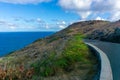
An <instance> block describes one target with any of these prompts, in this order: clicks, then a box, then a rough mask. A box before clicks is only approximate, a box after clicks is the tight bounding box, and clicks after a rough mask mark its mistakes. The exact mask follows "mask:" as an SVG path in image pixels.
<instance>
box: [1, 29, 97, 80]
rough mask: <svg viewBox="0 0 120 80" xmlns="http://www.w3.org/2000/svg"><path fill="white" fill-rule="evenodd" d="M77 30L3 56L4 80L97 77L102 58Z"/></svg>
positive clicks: (64, 79) (72, 79) (55, 35)
mask: <svg viewBox="0 0 120 80" xmlns="http://www.w3.org/2000/svg"><path fill="white" fill-rule="evenodd" d="M83 38H84V36H83V34H81V33H80V32H79V31H76V29H74V28H72V29H70V28H69V29H65V30H63V31H60V32H58V33H56V34H54V35H52V36H50V37H46V38H44V39H40V40H37V41H35V42H34V43H32V44H30V45H29V46H27V47H25V48H23V49H21V50H18V51H15V52H13V53H11V54H9V55H7V56H5V57H3V58H1V59H0V80H93V78H94V76H95V75H96V73H97V70H98V68H97V66H98V60H97V59H96V57H95V56H94V55H93V54H92V53H91V51H90V50H89V48H88V46H87V45H86V44H85V43H84V42H83V40H82V39H83Z"/></svg>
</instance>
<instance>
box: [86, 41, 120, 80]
mask: <svg viewBox="0 0 120 80" xmlns="http://www.w3.org/2000/svg"><path fill="white" fill-rule="evenodd" d="M85 42H89V43H91V44H93V45H95V46H96V47H98V48H99V49H101V50H102V51H103V52H105V53H106V55H107V56H108V58H109V60H110V64H111V68H112V73H113V80H120V44H117V43H110V42H102V41H96V40H85Z"/></svg>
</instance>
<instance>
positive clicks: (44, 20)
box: [0, 0, 120, 32]
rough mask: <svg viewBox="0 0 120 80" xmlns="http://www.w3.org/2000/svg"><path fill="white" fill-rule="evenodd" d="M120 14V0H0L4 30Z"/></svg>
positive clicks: (54, 25)
mask: <svg viewBox="0 0 120 80" xmlns="http://www.w3.org/2000/svg"><path fill="white" fill-rule="evenodd" d="M119 18H120V0H114V1H113V0H0V32H19V31H59V30H61V29H64V28H66V27H67V26H68V25H70V24H72V23H74V22H78V21H85V20H108V21H117V20H119Z"/></svg>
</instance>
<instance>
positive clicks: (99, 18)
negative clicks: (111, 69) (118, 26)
mask: <svg viewBox="0 0 120 80" xmlns="http://www.w3.org/2000/svg"><path fill="white" fill-rule="evenodd" d="M95 20H105V19H103V18H101V17H99V16H98V17H96V19H95Z"/></svg>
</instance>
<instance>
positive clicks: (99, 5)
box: [58, 0, 120, 20]
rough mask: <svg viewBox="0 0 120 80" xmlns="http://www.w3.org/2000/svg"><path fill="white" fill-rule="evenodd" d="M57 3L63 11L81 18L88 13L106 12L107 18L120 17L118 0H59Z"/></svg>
mask: <svg viewBox="0 0 120 80" xmlns="http://www.w3.org/2000/svg"><path fill="white" fill-rule="evenodd" d="M58 3H59V5H60V6H61V7H62V8H63V9H65V11H67V12H74V13H76V14H78V15H79V16H80V17H81V19H82V20H86V19H87V18H88V17H89V15H96V14H97V16H99V15H102V14H107V15H108V13H109V16H107V17H108V18H109V20H117V19H118V18H120V0H115V1H113V0H59V1H58ZM95 17H96V16H95ZM95 17H94V18H95ZM94 18H93V19H94ZM101 19H102V18H101Z"/></svg>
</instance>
